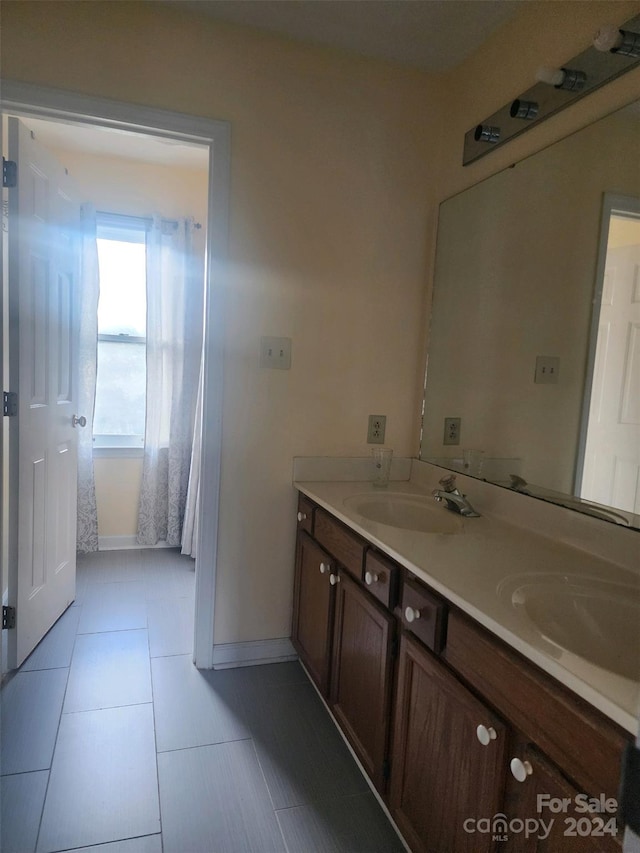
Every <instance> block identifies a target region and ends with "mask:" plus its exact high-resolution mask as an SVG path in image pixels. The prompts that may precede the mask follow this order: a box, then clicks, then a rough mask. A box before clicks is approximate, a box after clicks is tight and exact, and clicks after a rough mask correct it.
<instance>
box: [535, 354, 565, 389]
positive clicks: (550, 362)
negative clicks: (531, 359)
mask: <svg viewBox="0 0 640 853" xmlns="http://www.w3.org/2000/svg"><path fill="white" fill-rule="evenodd" d="M559 373H560V359H559V358H557V357H556V356H554V355H539V356H538V357H537V358H536V373H535V377H534V380H533V381H534V382H536V383H538V384H544V385H552V384H553V385H555V384H556V383H557V381H558V375H559Z"/></svg>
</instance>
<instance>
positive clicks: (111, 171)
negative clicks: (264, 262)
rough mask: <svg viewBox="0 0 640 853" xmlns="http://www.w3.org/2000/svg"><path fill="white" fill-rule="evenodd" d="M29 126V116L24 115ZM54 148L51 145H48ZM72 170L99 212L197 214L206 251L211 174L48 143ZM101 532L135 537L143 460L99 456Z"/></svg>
mask: <svg viewBox="0 0 640 853" xmlns="http://www.w3.org/2000/svg"><path fill="white" fill-rule="evenodd" d="M24 121H25V124H27V125H28V124H29V120H28V119H24ZM49 147H50V146H49ZM50 150H51V151H52V153H53V154H54V155H55V156H56V158H57V159H58V160H59V161H60V162H61V163H62V164H63V165H64V166H66V168H67V169H68V170H69V174H70V175H71V177H72V178H73V180H74V182H75V184H76V186H77V187H78V192H79V197H80V198H81V199H82V200H83V201H87V202H91V203H92V204H93V205H94V206H95V208H96V210H105V211H109V212H113V213H124V214H129V215H131V216H148V215H150V214H153V213H157V214H160V215H161V216H166V217H169V218H176V217H178V218H179V217H183V216H193V217H194V218H195V219H196V221H197V222H200V223H201V224H202V226H203V227H202V229H201V230H200V231H195V232H194V248H195V250H196V251H199V252H201V253H204V234H205V233H206V220H207V172H206V169H205V171H199V170H197V169H189V168H185V167H181V168H175V167H173V166H168V165H161V164H158V163H143V162H141V161H138V160H126V159H124V158H122V157H105V156H102V155H95V154H88V153H84V152H79V151H70V150H68V149H62V148H52V147H50ZM95 477H96V502H97V506H98V535H99V536H133V535H134V534H135V533H136V532H137V529H138V501H139V497H140V483H141V479H142V460H141V459H127V458H124V459H123V458H118V457H115V456H111V457H109V458H100V459H96V460H95Z"/></svg>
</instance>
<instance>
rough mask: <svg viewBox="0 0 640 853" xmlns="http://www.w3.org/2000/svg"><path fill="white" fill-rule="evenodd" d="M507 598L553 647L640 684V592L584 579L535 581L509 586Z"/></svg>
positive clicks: (505, 587)
mask: <svg viewBox="0 0 640 853" xmlns="http://www.w3.org/2000/svg"><path fill="white" fill-rule="evenodd" d="M499 593H500V594H501V595H502V596H503V597H507V599H510V601H511V604H512V606H513V607H514V608H515V609H516V610H517V611H518V612H519V613H520V614H521V615H522V617H523V618H524V619H526V620H528V622H529V623H530V624H531V625H532V626H533V628H534V629H535V630H536V632H537V633H538V634H539V635H540V636H541V637H542V638H543V639H544V640H546V641H547V642H549V643H551V644H553V645H554V646H556V647H558V648H559V649H563V650H566V651H568V652H571V653H572V654H574V655H578V656H579V657H581V658H584V659H585V660H587V661H589V662H590V663H592V664H595V665H596V666H599V667H602V668H603V669H606V670H608V671H609V672H614V673H617V674H618V675H621V676H623V677H624V678H629V679H631V680H632V681H640V586H639V585H638V584H637V583H635V582H634V581H633V580H631V579H630V583H629V584H626V583H618V582H610V581H607V580H599V579H597V578H584V577H580V576H579V575H551V574H542V575H529V576H521V577H520V578H517V579H512V580H510V581H508V582H505V583H503V584H502V585H501V588H499Z"/></svg>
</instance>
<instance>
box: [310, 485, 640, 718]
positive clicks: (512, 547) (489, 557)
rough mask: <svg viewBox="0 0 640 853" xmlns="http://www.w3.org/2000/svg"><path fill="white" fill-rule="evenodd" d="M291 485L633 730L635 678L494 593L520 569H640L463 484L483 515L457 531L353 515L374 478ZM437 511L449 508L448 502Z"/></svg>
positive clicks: (635, 577)
mask: <svg viewBox="0 0 640 853" xmlns="http://www.w3.org/2000/svg"><path fill="white" fill-rule="evenodd" d="M433 470H434V471H436V472H437V470H438V469H437V468H434V469H433ZM434 476H435V475H434ZM436 479H437V478H436ZM480 485H484V484H478V486H480ZM294 486H295V487H296V488H297V489H299V490H300V491H301V492H303V493H304V494H305V495H307V496H308V497H309V498H311V500H313V501H315V503H317V504H318V505H319V506H322V507H324V508H325V509H327V510H328V511H329V512H330V513H332V514H333V515H334V516H336V517H337V518H339V519H340V520H341V521H343V522H344V523H345V524H347V525H348V526H349V527H351V528H352V529H353V530H354V531H356V532H357V533H359V534H360V535H362V536H363V537H364V538H366V539H368V540H369V541H370V542H371V543H372V544H373V545H375V546H376V547H377V548H379V549H380V550H381V551H383V552H384V553H386V554H387V555H388V556H389V557H391V558H393V559H394V560H396V561H397V562H398V563H400V564H401V565H403V566H405V567H406V568H407V569H408V570H409V571H411V572H413V573H414V574H415V575H416V576H417V577H420V578H421V579H422V580H424V582H425V583H427V584H428V585H429V586H431V587H432V588H433V589H434V590H436V591H438V592H440V593H441V594H442V595H443V596H444V597H445V598H447V599H448V600H449V601H450V602H452V603H453V604H455V605H456V606H458V607H459V608H460V609H461V610H463V611H464V612H466V613H468V614H469V616H471V617H473V618H474V619H475V620H476V621H478V622H479V623H480V624H481V625H483V626H484V627H485V628H487V629H488V630H489V631H491V632H492V633H494V634H495V635H496V636H498V637H499V638H500V639H502V640H504V641H505V642H506V643H508V644H509V645H510V646H512V647H513V648H514V649H516V650H517V651H518V652H520V653H521V654H522V655H524V656H525V657H526V658H528V659H529V660H531V661H532V662H533V663H535V664H537V665H538V666H539V667H540V668H541V669H543V670H544V671H545V672H547V673H549V675H551V676H553V677H554V678H556V679H557V680H558V681H560V682H561V683H562V684H564V685H565V686H566V687H568V688H569V689H571V690H573V691H574V692H575V693H576V694H577V695H579V696H581V697H582V698H583V699H585V700H586V701H587V702H589V703H591V704H592V705H593V706H595V707H596V708H598V709H599V710H600V711H602V712H603V713H604V714H606V715H607V716H608V717H609V718H610V719H612V720H614V721H615V722H616V723H618V724H619V725H620V726H622V727H623V728H625V729H626V730H627V731H629V732H631V733H632V734H634V735H635V734H636V733H637V730H638V713H639V710H640V684H639V683H638V682H635V681H631V680H629V679H627V678H623V677H622V676H620V675H617V674H616V673H613V672H609V671H608V670H605V669H602V668H601V667H598V666H595V665H594V664H591V663H589V662H588V661H587V660H585V659H583V658H581V657H578V656H577V655H574V654H571V653H570V652H567V651H565V650H563V649H560V648H559V647H557V646H555V645H553V644H551V643H549V642H548V641H546V640H545V639H544V638H543V637H542V636H541V635H540V633H538V631H536V629H535V627H534V626H533V624H532V623H530V622H529V620H528V619H527V618H526V617H523V616H522V615H520V614H519V613H518V611H517V610H516V608H514V606H513V605H512V604H511V601H510V594H511V590H509V591H508V594H500V593H499V592H498V589H499V588H500V586H501V585H502V586H503V587H505V586H510V587H512V586H513V585H514V584H515V585H517V583H518V578H519V577H520V576H531V575H532V574H537V575H550V574H552V575H553V574H558V575H571V576H579V577H580V578H585V579H594V578H595V579H606V580H607V581H609V582H613V583H621V584H625V585H630V584H631V585H633V586H634V587H637V588H638V589H640V574H639V573H638V572H637V571H636V572H634V571H632V570H630V569H629V567H627V566H625V565H620V564H619V563H618V564H614V563H611V562H609V561H608V560H606V559H604V558H603V557H602V556H600V555H598V554H597V553H595V554H594V553H589V552H588V551H585V550H582V549H580V548H577V547H571V546H570V545H568V544H566V543H565V542H561V541H556V540H555V539H551V538H548V537H546V536H543V535H540V534H538V533H534V532H532V530H530V529H526V527H523V526H520V525H518V526H516V525H515V524H512V523H509V522H508V521H505V519H504V518H500V517H497V516H495V515H494V516H492V515H490V514H485V512H484V511H483V507H482V506H480V505H479V504H478V502H477V501H476V498H475V496H474V494H473V493H472V489H471V488H469V489H468V490H467V491H469V492H470V498H471V499H472V500H471V502H472V503H473V505H474V506H475V507H476V508H477V509H478V510H479V511H482V512H483V514H482V516H481V517H480V518H468V519H467V518H462V517H460V516H455V517H456V518H459V523H460V531H459V532H457V533H455V534H443V533H419V532H416V531H412V530H404V529H399V528H396V527H391V526H387V525H385V524H380V523H377V522H373V521H370V520H368V519H366V518H364V517H362V516H361V515H358V514H357V513H356V512H355V511H354V509H353V508H352V506H350V505H349V503H347V504H345V500H346V499H348V498H353V497H354V496H356V495H363V494H376V495H379V494H381V493H382V492H381V490H380V489H374V488H373V486H372V484H371V482H367V481H351V482H344V481H343V482H333V481H331V482H327V481H306V480H303V481H301V480H297V481H296V482H295V483H294ZM465 490H466V489H465ZM386 491H387V492H388V493H400V494H404V495H430V489H429V488H427V484H426V483H425V482H424V481H423V482H415V481H412V480H398V481H394V482H391V483H390V484H389V487H388V489H387V490H386ZM478 491H479V492H480V491H481V490H480V489H478ZM438 509H440V507H439V508H438ZM441 511H442V512H449V510H447V509H446V508H445V507H441ZM544 511H546V509H545V510H544ZM599 523H600V524H604V522H599ZM631 535H633V533H632V534H631ZM638 536H639V537H640V534H638ZM629 541H630V542H632V543H633V544H632V546H631V547H632V549H635V548H636V547H637V546H638V545H639V544H640V538H638V539H637V540H629ZM638 631H639V634H638V649H637V650H636V651H635V652H634V653H637V654H640V626H639V628H638Z"/></svg>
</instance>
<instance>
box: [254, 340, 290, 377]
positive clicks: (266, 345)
mask: <svg viewBox="0 0 640 853" xmlns="http://www.w3.org/2000/svg"><path fill="white" fill-rule="evenodd" d="M260 367H273V368H275V369H276V370H289V368H290V367H291V338H260Z"/></svg>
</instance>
